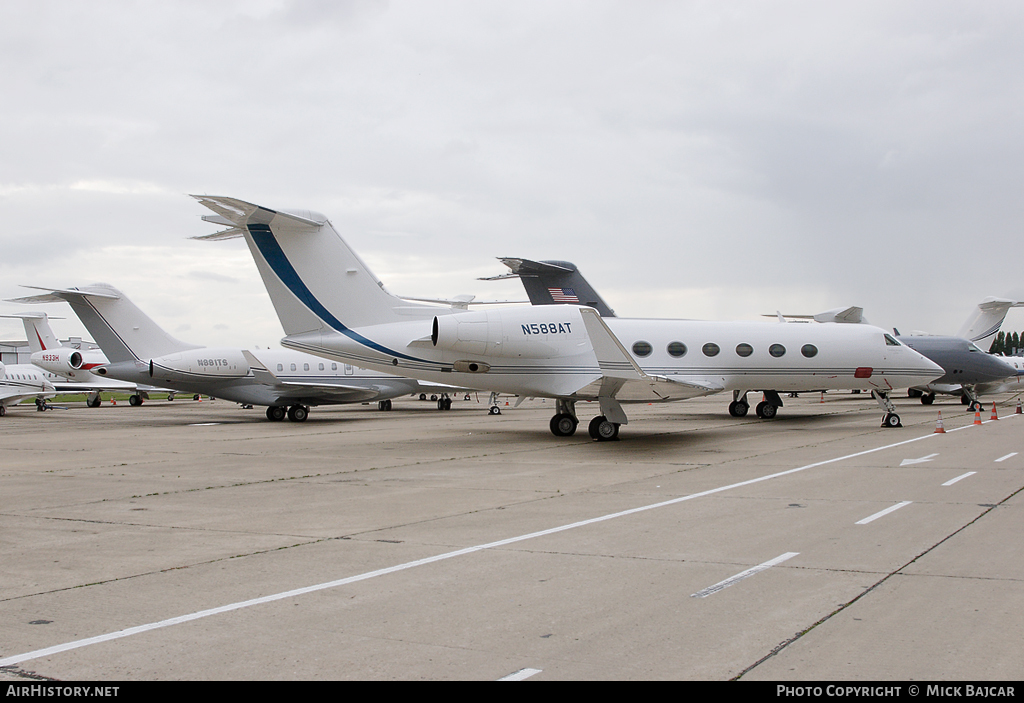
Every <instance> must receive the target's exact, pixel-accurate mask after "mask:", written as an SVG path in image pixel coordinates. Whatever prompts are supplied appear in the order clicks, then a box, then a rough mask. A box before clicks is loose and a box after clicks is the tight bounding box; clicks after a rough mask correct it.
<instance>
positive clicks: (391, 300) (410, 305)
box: [192, 195, 437, 336]
mask: <svg viewBox="0 0 1024 703" xmlns="http://www.w3.org/2000/svg"><path fill="white" fill-rule="evenodd" d="M192 197H194V198H196V199H197V200H198V201H199V202H200V203H201V204H202V205H204V206H206V207H207V208H209V209H210V210H213V212H214V213H216V215H215V216H214V217H210V216H207V217H205V218H203V219H204V220H206V221H208V222H213V223H215V224H219V225H227V226H228V228H227V229H225V230H222V231H220V232H217V233H215V234H212V235H206V236H203V237H194V239H201V240H218V239H230V238H234V237H244V238H245V241H246V244H248V246H249V251H250V252H251V253H252V257H253V260H255V262H256V267H257V269H259V272H260V276H261V277H262V278H263V283H264V285H265V286H266V288H267V292H268V293H269V294H270V299H271V301H272V302H273V304H274V309H275V310H276V311H277V316H278V318H279V319H280V320H281V326H282V327H284V331H285V334H287V335H289V336H292V335H304V336H308V335H310V334H314V335H315V334H319V333H321V332H323V331H325V330H328V329H333V330H336V331H338V332H342V333H343V334H345V333H348V332H349V328H353V327H362V326H366V325H374V324H382V323H387V322H397V321H400V320H408V319H409V317H408V315H414V316H415V315H419V316H423V317H425V316H428V315H433V314H435V313H436V311H437V308H436V307H434V306H431V305H425V304H422V303H414V302H410V301H408V300H402V299H400V298H396V297H395V296H393V295H391V294H390V293H388V292H387V291H386V290H384V285H383V284H382V283H381V282H380V280H379V279H378V278H377V277H376V276H375V275H374V274H373V272H372V271H370V268H369V267H368V266H367V265H366V264H365V263H363V261H362V259H360V258H359V255H358V254H356V253H355V251H353V250H352V248H351V247H349V246H348V244H347V243H346V242H345V240H344V239H342V238H341V235H339V234H338V232H337V231H336V230H335V229H334V227H333V226H332V225H331V223H330V222H329V221H328V219H327V218H326V217H325V216H324V215H321V214H319V213H316V212H310V211H306V210H303V211H288V212H278V211H274V210H270V209H268V208H264V207H260V206H259V205H253V204H252V203H247V202H245V201H242V200H236V199H234V198H225V197H213V196H205V195H194V196H192Z"/></svg>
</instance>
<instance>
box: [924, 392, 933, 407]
mask: <svg viewBox="0 0 1024 703" xmlns="http://www.w3.org/2000/svg"><path fill="white" fill-rule="evenodd" d="M934 402H935V394H934V393H924V394H922V395H921V405H931V404H932V403H934Z"/></svg>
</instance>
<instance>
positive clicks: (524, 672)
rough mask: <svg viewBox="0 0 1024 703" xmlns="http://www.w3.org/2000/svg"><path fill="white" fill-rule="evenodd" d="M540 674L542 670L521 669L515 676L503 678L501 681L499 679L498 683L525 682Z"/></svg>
mask: <svg viewBox="0 0 1024 703" xmlns="http://www.w3.org/2000/svg"><path fill="white" fill-rule="evenodd" d="M540 672H541V670H540V669H520V670H519V671H517V672H515V673H513V674H509V675H508V676H503V677H501V678H500V679H498V681H523V680H525V679H528V678H530V677H531V676H533V675H534V674H539V673H540Z"/></svg>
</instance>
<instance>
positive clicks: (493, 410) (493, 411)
mask: <svg viewBox="0 0 1024 703" xmlns="http://www.w3.org/2000/svg"><path fill="white" fill-rule="evenodd" d="M487 413H488V414H490V415H501V408H499V407H498V406H497V405H492V406H491V407H490V408H488V410H487Z"/></svg>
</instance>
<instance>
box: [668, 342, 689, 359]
mask: <svg viewBox="0 0 1024 703" xmlns="http://www.w3.org/2000/svg"><path fill="white" fill-rule="evenodd" d="M668 353H669V356H674V357H676V358H679V357H681V356H684V355H685V354H686V345H685V344H683V343H682V342H669V345H668Z"/></svg>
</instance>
